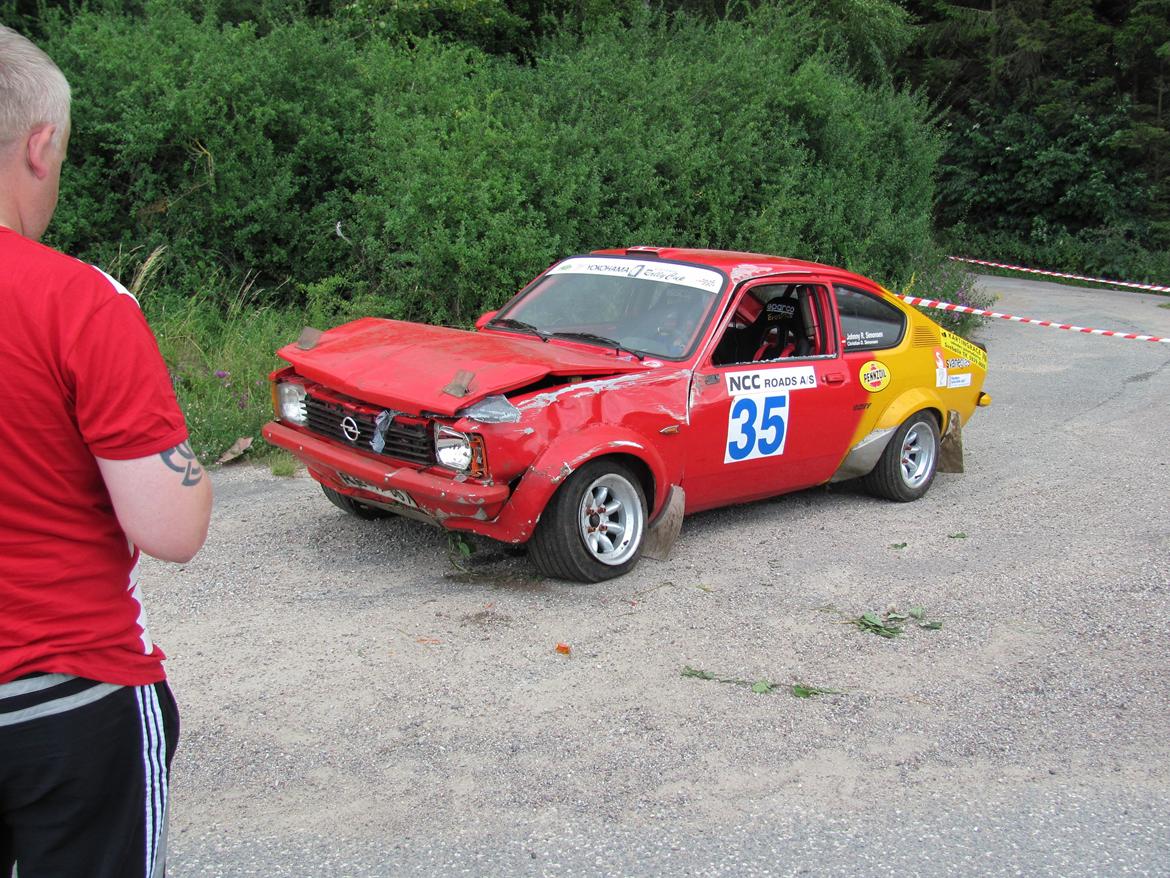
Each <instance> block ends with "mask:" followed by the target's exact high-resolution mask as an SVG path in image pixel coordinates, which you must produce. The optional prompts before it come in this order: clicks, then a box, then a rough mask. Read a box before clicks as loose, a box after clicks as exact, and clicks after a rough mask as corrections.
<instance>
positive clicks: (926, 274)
mask: <svg viewBox="0 0 1170 878" xmlns="http://www.w3.org/2000/svg"><path fill="white" fill-rule="evenodd" d="M901 294H902V295H903V296H918V297H920V298H924V299H938V300H939V301H942V302H948V303H950V304H952V305H963V306H965V307H968V308H978V309H980V310H988V309H990V308H991V306H992V305H993V304H994V303H995V300H996V296H995V295H994V294H992V293H988V292H985V291H984V290H982V289H980V288H979V286H978V278H977V277H976V275H975V273H974V272H972V271H970V270H969V269H967V268H965V267H964V266H963V264H962V263H959V262H955V261H954V260H952V259H947V258H945V257H941V256H937V255H932V256H929V257H925V258H924V259H923V260H922V261H921V262H920V263H919V264H918V266H917V267H916V269H915V271H914V273H913V274H912V275H911V276H910V280H909V281H908V282H907V283H906V284H905V285H904V286H903V287H902V291H901ZM918 310H919V311H921V312H922V313H923V314H925V315H926V316H928V317H929V318H930V319H931V320H933V321H934V322H935V323H938V324H939V325H940V326H943V327H945V328H946V329H949V330H950V331H951V332H954V333H957V334H958V335H961V336H963V337H964V338H971V337H972V335H973V334H974V333H975V330H977V329H978V328H979V327H980V326H983V325H984V324H985V323H988V322H990V320H991V319H992V318H990V317H980V316H978V315H975V314H964V313H962V312H960V311H942V310H939V309H937V308H919V309H918Z"/></svg>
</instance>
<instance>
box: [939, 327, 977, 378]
mask: <svg viewBox="0 0 1170 878" xmlns="http://www.w3.org/2000/svg"><path fill="white" fill-rule="evenodd" d="M942 343H943V347H944V348H946V349H947V350H948V351H950V352H951V353H952V354H955V355H956V356H957V357H960V358H963V359H967V360H970V361H971V362H972V363H974V364H975V365H976V366H978V367H979V368H980V369H986V368H987V351H985V350H983V348H981V347H979V345H977V344H974V343H972V342H969V341H967V339H965V338H963V336H961V335H955V334H954V333H953V332H950V331H948V330H946V329H944V330H943V331H942Z"/></svg>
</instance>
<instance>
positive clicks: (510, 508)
mask: <svg viewBox="0 0 1170 878" xmlns="http://www.w3.org/2000/svg"><path fill="white" fill-rule="evenodd" d="M605 457H613V458H614V459H615V460H619V461H621V462H622V463H624V464H626V465H627V466H629V467H630V468H632V469H633V471H634V473H635V474H636V475H637V477H638V481H639V483H640V485H641V487H642V490H643V493H644V494H645V495H646V518H647V521H652V520H653V519H654V516H655V515H657V514H658V512H659V510H661V509H662V507H663V506H664V504H665V503H666V499H667V496H668V494H669V493H670V485H671V476H670V470H669V468H668V467H667V464H666V461H665V459H664V458H663V456H662V454H661V453H660V452H659V451H658V450H657V449H656V448H655V447H654V446H653V445H652V444H651V443H650V442H648V441H647V440H646V438H645V437H644V436H642V435H640V434H638V433H636V432H634V431H633V430H629V429H624V428H620V427H619V428H616V429H615V428H614V427H613V426H612V425H610V426H606V427H600V426H599V427H597V428H594V429H587V430H583V431H581V432H579V433H570V434H567V435H564V436H561V437H558V438H557V439H556V440H555V441H553V443H552V444H550V445H549V446H548V448H546V449H545V450H544V451H543V452H542V453H541V455H540V456H539V457H538V458H537V459H536V460H535V461H533V463H532V465H531V466H529V467H528V469H527V470H526V471H525V473H524V475H523V476H522V477H521V478H520V481H519V483H518V484H517V486H516V490H515V491H514V492H513V493H512V497H511V499H510V500H509V501H508V503H507V504H506V505H505V507H504V510H503V512H502V513H501V514H500V517H499V518H498V519H496V521H495V522H492V523H491V524H490V525H488V526H487V527H484V526H483V525H480V526H479V527H478V528H477V530H480V531H482V532H484V533H485V534H487V535H488V536H495V537H496V538H497V539H504V540H506V541H508V542H525V541H527V540H528V539H529V537H531V536H532V534H533V532H534V531H535V530H536V525H537V524H538V522H539V520H540V516H541V514H542V513H543V512H544V509H545V507H546V506H548V503H549V501H550V500H551V499H552V497H553V495H554V494H555V493H556V492H557V490H558V489H559V488H560V486H561V485H562V484H563V483H564V481H565V480H566V479H567V478H568V477H569V476H571V475H572V474H573V473H574V472H576V471H577V470H578V469H580V468H581V467H582V466H584V465H585V464H587V463H589V462H590V461H593V460H598V459H600V458H605Z"/></svg>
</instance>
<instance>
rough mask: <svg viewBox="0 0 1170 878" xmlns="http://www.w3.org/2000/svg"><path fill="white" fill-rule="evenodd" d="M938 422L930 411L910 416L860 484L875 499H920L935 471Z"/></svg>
mask: <svg viewBox="0 0 1170 878" xmlns="http://www.w3.org/2000/svg"><path fill="white" fill-rule="evenodd" d="M938 449H939V437H938V422H937V421H935V419H934V415H932V414H931V413H930V412H927V411H922V412H918V413H916V414H914V415H911V416H910V417H909V418H907V419H906V420H905V421H903V422H902V426H900V427H899V428H898V429H897V430H895V431H894V435H893V438H891V439H890V444H889V445H887V446H886V450H885V451H884V452H882V456H881V459H880V460H879V461H878V464H877V466H875V467H874V468H873V472H871V473H870V474H869V475H867V476H865V477H864V479H863V480H862V483H863V484H864V485H865V487H866V490H868V491H869V492H870V493H871V494H873V495H875V496H877V497H884V498H885V499H886V500H894V501H896V502H899V503H909V502H910V501H912V500H917V499H918V498H919V497H922V496H923V495H924V494H926V492H927V491H928V490H930V485H931V483H932V482H933V481H934V474H935V472H936V471H937V469H938Z"/></svg>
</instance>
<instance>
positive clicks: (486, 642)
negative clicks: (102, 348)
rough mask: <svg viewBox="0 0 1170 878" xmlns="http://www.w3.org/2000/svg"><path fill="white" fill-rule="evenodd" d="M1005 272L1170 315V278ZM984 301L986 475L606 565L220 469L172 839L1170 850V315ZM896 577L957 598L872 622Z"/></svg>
mask: <svg viewBox="0 0 1170 878" xmlns="http://www.w3.org/2000/svg"><path fill="white" fill-rule="evenodd" d="M982 283H983V284H984V286H985V287H986V288H988V289H990V290H993V291H995V292H996V293H998V294H999V296H1000V299H999V302H998V303H997V305H996V307H997V308H999V309H1001V310H1004V311H1008V312H1011V313H1017V314H1021V315H1025V316H1033V317H1038V318H1050V319H1059V320H1062V321H1070V322H1073V323H1077V324H1080V325H1087V326H1094V327H1100V328H1106V329H1126V330H1131V331H1134V330H1137V331H1144V332H1149V333H1152V334H1155V335H1162V336H1170V310H1167V309H1163V308H1159V307H1158V306H1159V305H1161V304H1164V303H1166V302H1170V299H1165V298H1158V297H1154V296H1146V295H1139V294H1133V293H1116V292H1106V291H1100V290H1088V289H1079V288H1072V287H1065V286H1059V285H1055V284H1048V283H1041V282H1032V281H1016V280H1005V279H1001V278H992V277H987V278H983V279H982ZM980 338H981V339H982V340H983V341H984V342H985V343H986V344H987V347H988V350H989V354H990V359H991V366H990V375H989V378H988V382H987V386H986V389H987V391H988V392H989V393H990V394H991V395H992V396H993V398H994V404H993V405H992V406H991V408H989V409H983V410H980V411H978V412H977V413H976V415H975V418H974V419H973V420H972V422H971V424H970V425H969V427H967V429H966V430H965V432H964V440H965V446H966V458H967V472H966V473H965V474H964V475H945V474H944V475H940V476H939V477H938V479H937V480H936V482H935V484H934V487H933V488H932V490H931V492H930V493H929V495H928V496H927V497H926V498H925V499H924V500H922V501H920V502H917V503H913V504H905V505H903V504H892V503H887V502H881V501H878V500H874V499H871V498H869V497H867V496H866V495H864V494H862V493H861V492H860V491H859V490H858V489H857V488H855V487H853V486H851V485H838V486H833V487H832V488H828V489H825V488H822V489H816V490H811V491H806V492H802V493H799V494H795V495H789V496H787V497H782V498H779V499H776V500H772V501H767V502H762V503H756V504H751V505H748V506H741V507H737V508H734V509H726V510H720V511H715V512H710V513H703V514H699V515H695V516H692V517H689V518H688V519H687V520H686V523H685V524H684V527H683V532H682V536H681V538H680V540H679V543H678V544H677V546H676V549H675V554H674V557H673V558H672V560H670V561H669V562H665V563H660V562H653V561H643V562H642V564H641V565H640V566H639V567H638V568H637V569H636V570H635V571H634V572H633V573H632V574H631V575H629V576H626V577H624V578H622V579H619V580H616V581H611V582H605V583H600V584H597V585H588V586H586V585H573V584H566V583H560V582H554V581H542V580H541V579H539V578H538V576H537V575H536V574H535V572H534V570H533V569H532V568H531V567H530V566H529V565H528V564H527V562H526V560H525V559H524V558H523V557H514V556H509V555H505V554H503V553H501V552H498V551H496V550H495V549H494V548H492V547H490V546H488V545H484V546H483V547H482V548H481V551H479V552H477V553H476V555H475V556H473V558H472V559H471V562H470V563H468V564H467V565H466V569H465V570H460V569H457V568H456V567H455V566H454V565H453V563H452V560H451V556H450V555H449V550H448V543H447V539H446V536H445V535H444V534H443V533H442V532H440V531H438V530H435V529H431V528H429V527H427V526H426V525H423V524H420V523H417V522H412V521H407V520H391V521H374V522H364V521H359V520H356V519H353V518H348V517H345V516H344V515H342V514H341V513H340V512H339V511H338V510H336V509H335V508H334V507H333V506H331V505H330V504H329V503H328V502H327V501H326V500H325V498H324V497H323V496H322V495H321V493H320V491H319V490H318V489H317V486H316V485H315V483H313V482H312V481H311V480H309V479H308V478H306V477H303V476H302V477H295V478H276V477H273V476H272V475H270V474H269V472H268V471H267V469H264V468H262V467H255V466H249V465H247V464H245V465H241V466H236V467H228V468H224V469H221V470H219V471H217V472H215V473H214V481H215V486H216V493H217V497H216V511H215V516H214V521H213V525H212V534H211V537H210V539H209V540H208V543H207V546H206V547H205V549H204V550H203V551H202V553H201V554H200V555H199V556H198V558H197V559H196V560H195V561H193V562H192V563H190V564H188V565H186V566H185V567H177V566H171V565H165V564H161V563H154V562H150V563H147V564H146V565H145V570H144V576H143V582H144V584H145V587H146V590H147V592H148V600H149V608H150V611H151V628H152V631H153V632H154V633H155V635H156V637H157V639H158V640H159V641H160V642H161V643H162V644H163V646H164V648H165V649H166V651H167V653H168V655H169V656H170V660H169V662H168V669H169V674H170V677H171V681H172V685H173V686H174V689H175V691H176V694H177V696H178V699H179V704H180V707H181V709H182V712H183V738H182V741H181V742H180V749H179V755H178V757H177V759H176V763H175V775H174V782H173V790H172V809H173V811H172V825H171V857H170V871H169V874H170V875H171V876H172V878H189V876H235V875H265V876H326V875H327V876H382V875H387V876H389V875H463V874H467V875H534V876H535V875H550V876H568V875H598V876H601V875H703V876H707V875H842V876H868V875H874V876H879V875H899V876H902V875H924V876H934V875H1030V876H1031V875H1051V876H1076V875H1109V876H1117V875H1170V595H1168V591H1170V502H1168V498H1170V465H1168V463H1167V460H1168V458H1170V454H1168V452H1167V444H1168V441H1170V440H1168V436H1170V345H1165V344H1151V343H1143V342H1133V341H1125V340H1120V339H1111V338H1098V337H1090V336H1084V335H1078V334H1074V333H1069V332H1058V331H1055V330H1052V329H1043V328H1034V327H1029V326H1022V325H1018V324H1010V323H1004V322H996V323H995V324H994V325H991V326H988V327H986V328H985V329H984V330H983V331H982V333H981V335H980ZM903 544H904V545H903ZM890 605H895V606H897V607H899V608H901V609H906V608H908V607H910V606H912V605H920V606H922V607H923V608H924V609H925V612H926V618H927V619H929V620H937V621H940V622H942V623H943V627H942V628H941V629H940V630H924V629H921V628H918V627H910V628H909V629H907V631H906V633H905V634H904V636H902V637H899V638H897V639H892V640H887V639H883V638H880V637H876V636H873V635H872V634H867V633H863V632H861V631H859V630H858V629H857V628H855V627H853V626H851V625H848V624H842V623H843V621H844V618H845V617H849V616H857V615H859V614H860V613H862V612H864V611H870V610H872V611H879V612H880V611H882V610H884V609H885V608H887V607H888V606H890ZM559 642H563V643H567V644H569V645H570V646H571V649H572V652H571V654H570V655H568V656H565V655H560V654H558V653H557V652H556V650H555V647H556V645H557V643H559ZM685 666H691V667H693V668H698V669H703V670H706V671H710V672H713V673H714V674H716V675H718V676H720V677H726V678H739V679H743V680H747V681H757V680H761V679H767V680H770V681H776V682H779V683H783V684H790V683H795V682H799V683H802V684H807V685H813V686H819V687H824V688H828V689H834V690H839V692H840V694H829V695H821V696H819V697H814V698H808V699H798V698H795V697H793V696H792V695H791V694H789V690H787V689H778V690H776V691H774V692H772V693H770V694H759V693H756V692H753V691H752V689H751V688H749V687H748V686H742V685H734V684H730V683H720V682H715V681H706V680H702V679H697V678H692V677H684V676H682V674H681V671H682V669H683V668H684V667H685Z"/></svg>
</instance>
